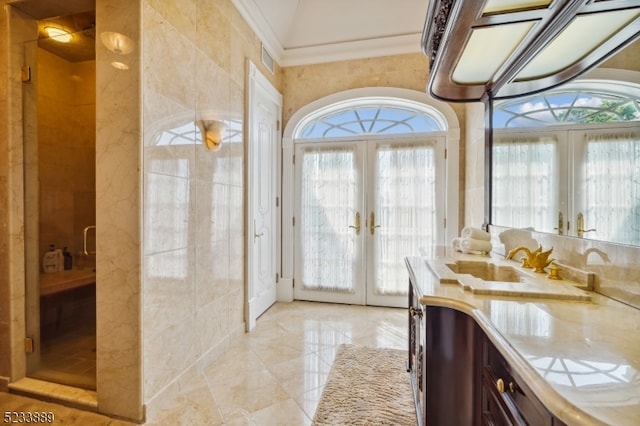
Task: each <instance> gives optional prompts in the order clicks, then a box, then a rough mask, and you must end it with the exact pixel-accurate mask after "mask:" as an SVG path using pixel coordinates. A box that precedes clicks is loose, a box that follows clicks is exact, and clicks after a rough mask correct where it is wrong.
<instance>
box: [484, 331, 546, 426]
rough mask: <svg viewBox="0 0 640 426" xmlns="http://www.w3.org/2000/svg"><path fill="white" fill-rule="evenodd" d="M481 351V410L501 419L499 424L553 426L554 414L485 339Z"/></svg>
mask: <svg viewBox="0 0 640 426" xmlns="http://www.w3.org/2000/svg"><path fill="white" fill-rule="evenodd" d="M484 353H485V366H484V368H483V392H482V394H483V398H482V401H483V413H485V412H488V413H491V414H492V415H495V416H496V417H497V418H501V419H502V420H500V421H499V422H498V423H497V424H500V425H502V424H504V425H536V426H537V425H540V426H552V425H553V421H554V419H553V415H552V414H551V413H550V412H549V411H548V410H547V409H546V408H545V407H544V405H542V403H541V402H540V401H539V400H538V398H536V396H535V395H534V394H533V392H532V391H531V390H530V389H529V387H528V386H527V385H526V384H525V383H524V381H523V380H522V379H521V378H520V377H519V376H518V374H517V373H516V372H515V371H514V370H513V368H512V367H511V366H510V365H509V363H507V361H506V360H505V359H504V357H503V356H502V355H501V354H500V352H498V350H497V349H496V348H495V346H493V344H492V343H491V342H490V341H489V339H487V338H485V351H484Z"/></svg>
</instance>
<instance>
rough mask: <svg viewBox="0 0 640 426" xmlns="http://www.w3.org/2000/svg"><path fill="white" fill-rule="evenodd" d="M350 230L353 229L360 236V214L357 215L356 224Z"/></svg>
mask: <svg viewBox="0 0 640 426" xmlns="http://www.w3.org/2000/svg"><path fill="white" fill-rule="evenodd" d="M349 228H353V229H355V230H356V235H360V212H357V213H356V224H355V225H349Z"/></svg>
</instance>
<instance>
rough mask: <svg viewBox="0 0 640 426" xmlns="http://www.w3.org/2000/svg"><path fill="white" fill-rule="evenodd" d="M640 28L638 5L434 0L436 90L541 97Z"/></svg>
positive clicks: (461, 96)
mask: <svg viewBox="0 0 640 426" xmlns="http://www.w3.org/2000/svg"><path fill="white" fill-rule="evenodd" d="M639 29H640V4H638V2H628V1H552V0H463V1H453V0H432V1H430V2H429V10H428V14H427V20H426V22H425V28H424V32H423V33H422V50H423V51H424V53H425V54H426V55H427V56H428V57H429V59H430V68H431V69H430V73H429V82H428V84H427V86H428V91H429V93H430V94H431V95H433V96H434V97H435V98H437V99H440V100H445V101H463V102H469V101H480V100H483V99H484V98H486V97H487V96H489V97H490V98H492V99H506V98H512V97H515V96H522V95H526V94H531V93H535V92H540V91H542V90H546V89H549V88H552V87H555V86H558V85H560V84H562V83H565V82H567V81H569V80H571V79H573V78H575V77H577V76H578V75H580V74H582V73H583V72H585V71H587V70H588V69H590V68H593V67H595V66H597V65H598V64H599V63H601V62H602V61H604V60H605V59H606V58H608V57H609V56H611V55H613V54H614V53H616V52H618V51H619V50H620V49H621V48H623V47H624V46H626V45H627V44H629V43H631V42H632V41H634V40H635V39H636V38H638V35H639V34H640V32H639Z"/></svg>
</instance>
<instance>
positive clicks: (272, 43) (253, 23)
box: [231, 0, 284, 65]
mask: <svg viewBox="0 0 640 426" xmlns="http://www.w3.org/2000/svg"><path fill="white" fill-rule="evenodd" d="M231 2H232V3H233V5H234V6H235V7H236V9H238V12H240V15H242V17H243V18H244V20H245V21H247V24H249V27H251V29H252V30H253V32H255V33H256V35H257V36H258V38H259V39H260V41H261V42H262V44H264V46H265V48H266V49H267V51H268V52H269V54H270V55H271V56H272V57H273V60H274V61H276V62H277V63H278V65H282V58H283V56H284V47H283V46H282V43H280V40H278V37H276V35H275V33H274V32H273V31H272V30H271V28H270V27H269V24H268V23H267V21H266V20H265V19H264V17H263V16H262V15H261V14H260V13H255V10H254V8H253V7H252V6H251V3H250V2H249V1H248V0H231Z"/></svg>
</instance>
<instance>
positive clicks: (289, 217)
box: [278, 87, 460, 301]
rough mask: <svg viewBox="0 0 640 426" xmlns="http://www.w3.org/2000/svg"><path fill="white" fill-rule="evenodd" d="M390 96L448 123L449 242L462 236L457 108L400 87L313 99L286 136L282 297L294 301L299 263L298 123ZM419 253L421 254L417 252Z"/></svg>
mask: <svg viewBox="0 0 640 426" xmlns="http://www.w3.org/2000/svg"><path fill="white" fill-rule="evenodd" d="M372 97H387V98H395V99H398V100H406V101H408V102H413V103H415V102H418V103H420V104H422V105H426V106H427V107H429V108H431V109H432V110H433V111H434V112H436V113H437V114H439V115H440V116H441V117H442V118H443V120H444V121H445V122H446V129H445V139H446V141H445V149H446V150H447V160H446V172H445V179H446V182H445V185H446V189H447V191H446V192H447V193H446V200H445V203H446V206H445V209H446V210H445V216H446V218H447V226H446V229H445V241H447V242H448V241H452V240H453V239H454V238H456V237H457V236H458V233H459V228H458V227H459V225H458V216H459V214H458V203H459V201H458V200H459V195H460V194H459V189H458V188H459V182H460V173H459V169H460V164H459V160H458V159H459V150H460V148H459V145H460V123H459V121H458V116H457V115H456V113H455V111H454V110H453V108H452V107H451V106H450V105H448V104H447V103H445V102H441V101H437V100H435V99H433V98H431V97H429V96H428V95H427V94H426V93H425V92H419V91H417V90H411V89H403V88H397V87H365V88H358V89H350V90H345V91H342V92H338V93H334V94H332V95H329V96H326V97H324V98H320V99H318V100H316V101H313V102H311V103H309V104H307V105H305V106H303V107H302V108H300V109H299V110H298V111H296V112H295V113H294V114H293V115H292V116H291V118H290V119H289V120H288V121H287V125H286V127H285V129H284V132H283V136H282V187H281V188H282V198H281V201H282V202H281V206H282V245H281V250H280V252H281V255H282V257H281V259H282V266H281V268H282V269H281V275H280V282H279V283H278V300H279V301H293V286H294V285H295V282H294V279H293V277H294V265H295V232H294V225H293V218H294V216H295V199H294V191H295V185H294V184H295V182H294V177H295V173H294V161H295V159H294V154H295V149H294V148H295V147H294V143H295V139H294V135H295V133H296V130H297V128H298V125H299V124H300V123H302V122H303V121H304V120H305V119H306V118H307V117H308V116H309V115H310V114H313V113H315V112H317V111H319V110H321V109H323V108H326V107H330V106H331V105H334V104H338V103H342V102H345V101H348V100H352V99H358V98H372ZM416 255H418V253H416Z"/></svg>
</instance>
